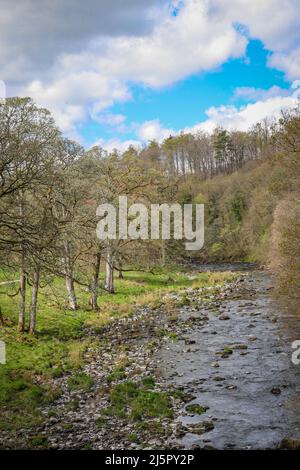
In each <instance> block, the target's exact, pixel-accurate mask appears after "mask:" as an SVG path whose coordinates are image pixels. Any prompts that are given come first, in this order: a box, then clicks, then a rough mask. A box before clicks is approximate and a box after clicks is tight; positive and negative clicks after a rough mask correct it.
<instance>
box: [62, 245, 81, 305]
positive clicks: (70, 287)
mask: <svg viewBox="0 0 300 470" xmlns="http://www.w3.org/2000/svg"><path fill="white" fill-rule="evenodd" d="M64 248H65V257H64V265H65V279H66V288H67V292H68V299H69V308H70V309H71V310H77V308H78V304H77V298H76V293H75V286H74V279H73V266H72V263H71V259H70V247H69V242H68V241H67V240H66V241H65V243H64Z"/></svg>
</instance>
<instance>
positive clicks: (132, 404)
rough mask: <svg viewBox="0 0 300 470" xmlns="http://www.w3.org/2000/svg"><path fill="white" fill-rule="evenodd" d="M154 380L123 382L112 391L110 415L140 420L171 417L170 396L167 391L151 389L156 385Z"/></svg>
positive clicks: (108, 411)
mask: <svg viewBox="0 0 300 470" xmlns="http://www.w3.org/2000/svg"><path fill="white" fill-rule="evenodd" d="M154 384H155V383H154V382H153V380H151V381H146V380H145V379H144V380H143V381H142V382H139V383H135V382H131V381H127V382H123V383H121V384H118V385H116V386H115V387H113V388H112V390H111V392H110V403H111V406H110V407H109V408H108V409H107V410H106V413H107V414H108V415H112V416H118V417H119V418H127V419H129V420H132V421H140V420H143V419H146V418H171V417H172V416H173V409H172V404H171V400H170V397H169V396H168V394H167V393H165V392H157V391H153V390H149V388H152V387H153V386H154Z"/></svg>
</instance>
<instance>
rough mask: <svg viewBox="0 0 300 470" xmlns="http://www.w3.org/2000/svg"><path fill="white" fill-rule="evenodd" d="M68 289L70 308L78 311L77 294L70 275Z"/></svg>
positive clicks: (67, 278) (67, 280) (67, 275)
mask: <svg viewBox="0 0 300 470" xmlns="http://www.w3.org/2000/svg"><path fill="white" fill-rule="evenodd" d="M66 288H67V292H68V299H69V307H70V309H71V310H77V308H78V304H77V298H76V293H75V287H74V280H73V277H72V275H70V274H66Z"/></svg>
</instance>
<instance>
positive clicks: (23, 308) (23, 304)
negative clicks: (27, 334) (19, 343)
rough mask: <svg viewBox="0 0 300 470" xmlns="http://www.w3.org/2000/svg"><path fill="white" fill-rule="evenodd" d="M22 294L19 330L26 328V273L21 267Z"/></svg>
mask: <svg viewBox="0 0 300 470" xmlns="http://www.w3.org/2000/svg"><path fill="white" fill-rule="evenodd" d="M20 295H21V305H20V313H19V324H18V330H19V331H21V332H23V331H24V330H25V314H26V274H25V272H24V270H23V269H21V274H20Z"/></svg>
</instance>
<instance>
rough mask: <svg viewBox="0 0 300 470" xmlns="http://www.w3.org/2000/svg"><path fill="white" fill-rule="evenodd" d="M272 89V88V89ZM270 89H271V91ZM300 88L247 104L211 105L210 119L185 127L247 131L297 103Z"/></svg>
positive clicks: (277, 115)
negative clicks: (283, 94) (284, 94)
mask: <svg viewBox="0 0 300 470" xmlns="http://www.w3.org/2000/svg"><path fill="white" fill-rule="evenodd" d="M270 90H271V89H270ZM270 90H269V91H270ZM299 95H300V89H299V88H297V89H296V90H295V91H293V92H292V93H291V91H290V95H289V96H280V95H279V96H271V97H267V96H268V94H266V97H265V99H263V100H260V101H257V102H255V103H250V104H247V105H245V106H241V107H236V106H232V105H230V106H219V107H211V108H209V109H208V110H207V111H206V114H207V116H208V119H207V120H206V121H202V122H200V123H198V124H196V125H195V126H193V127H191V128H188V129H185V130H186V131H187V132H197V131H198V130H204V131H207V132H212V131H213V130H214V129H215V128H216V127H224V128H225V129H228V130H240V131H247V130H248V129H249V128H250V127H251V126H253V125H254V124H256V123H257V122H260V121H262V120H263V119H265V118H278V117H280V115H281V111H282V110H283V109H286V108H291V107H294V106H296V105H297V102H298V98H299Z"/></svg>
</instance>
